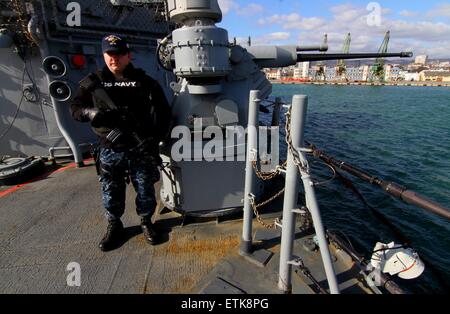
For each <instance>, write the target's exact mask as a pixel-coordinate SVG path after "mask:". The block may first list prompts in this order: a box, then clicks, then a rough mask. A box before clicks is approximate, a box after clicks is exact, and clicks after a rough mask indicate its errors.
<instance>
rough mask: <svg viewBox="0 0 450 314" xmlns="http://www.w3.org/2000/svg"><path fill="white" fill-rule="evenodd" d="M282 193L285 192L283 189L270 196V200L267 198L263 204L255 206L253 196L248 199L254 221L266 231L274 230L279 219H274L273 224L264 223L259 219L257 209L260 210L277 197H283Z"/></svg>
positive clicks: (259, 215)
mask: <svg viewBox="0 0 450 314" xmlns="http://www.w3.org/2000/svg"><path fill="white" fill-rule="evenodd" d="M284 191H285V188H283V189H282V190H281V191H279V192H278V193H277V194H275V195H274V196H272V197H271V198H269V199H268V200H266V201H264V202H262V203H260V204H256V202H255V196H254V195H251V196H249V197H250V205H251V206H252V208H253V212H254V213H255V215H256V220H257V221H258V222H259V223H260V224H261V226H263V227H264V228H267V229H275V228H276V227H277V223H279V222H280V220H279V219H276V220H275V222H273V223H271V224H267V223H265V222H264V221H263V220H262V218H261V214H260V213H259V211H258V208H261V207H263V206H265V205H267V204H269V203H270V202H272V201H274V200H275V199H277V198H278V197H280V196H281V195H283V193H284Z"/></svg>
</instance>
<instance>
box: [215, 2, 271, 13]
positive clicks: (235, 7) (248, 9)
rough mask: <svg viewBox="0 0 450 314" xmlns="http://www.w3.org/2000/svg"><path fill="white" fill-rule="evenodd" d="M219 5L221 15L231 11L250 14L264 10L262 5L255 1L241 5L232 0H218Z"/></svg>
mask: <svg viewBox="0 0 450 314" xmlns="http://www.w3.org/2000/svg"><path fill="white" fill-rule="evenodd" d="M219 6H220V8H221V9H222V13H223V15H226V14H228V13H230V12H231V11H235V12H236V13H237V14H238V15H241V16H252V15H256V14H259V13H261V12H263V11H264V7H263V6H262V5H259V4H257V3H250V4H249V5H247V6H245V7H241V6H240V5H239V4H238V3H237V2H236V1H234V0H219Z"/></svg>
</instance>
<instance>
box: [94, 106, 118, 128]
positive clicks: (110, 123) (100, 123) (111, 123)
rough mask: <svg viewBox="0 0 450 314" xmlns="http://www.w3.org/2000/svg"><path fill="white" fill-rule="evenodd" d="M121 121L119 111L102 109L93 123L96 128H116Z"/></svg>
mask: <svg viewBox="0 0 450 314" xmlns="http://www.w3.org/2000/svg"><path fill="white" fill-rule="evenodd" d="M119 121H120V115H119V113H118V112H117V111H114V110H109V111H104V110H100V111H98V113H97V114H96V115H95V116H94V118H93V119H92V122H91V125H92V127H94V128H101V127H105V128H115V127H117V125H118V123H119Z"/></svg>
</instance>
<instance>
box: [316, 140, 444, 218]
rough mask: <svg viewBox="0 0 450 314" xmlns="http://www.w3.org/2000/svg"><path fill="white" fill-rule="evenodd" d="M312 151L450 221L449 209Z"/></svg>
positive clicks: (325, 159)
mask: <svg viewBox="0 0 450 314" xmlns="http://www.w3.org/2000/svg"><path fill="white" fill-rule="evenodd" d="M313 151H314V156H315V157H318V158H320V159H322V160H323V161H324V162H326V163H327V164H330V165H333V166H334V167H336V168H339V169H341V170H343V171H345V172H347V173H348V174H350V175H352V176H354V177H356V178H359V179H361V180H363V181H366V182H368V183H370V184H373V185H376V186H378V187H380V188H381V189H382V190H383V191H385V192H386V193H388V194H389V195H391V196H394V197H396V198H398V199H401V200H402V201H404V202H406V203H408V204H411V205H414V206H417V207H420V208H423V209H425V210H427V211H429V212H431V213H433V214H436V215H438V216H441V217H443V218H447V219H448V220H450V209H448V208H445V207H444V206H442V205H440V204H438V203H436V202H435V201H433V200H430V199H428V198H427V197H425V196H422V195H420V194H418V193H416V192H414V191H411V190H409V189H408V188H406V187H404V186H402V185H400V184H398V183H395V182H389V181H385V180H382V179H380V178H378V177H376V176H373V175H371V174H368V173H366V172H364V171H363V170H360V169H358V168H355V167H353V166H351V165H349V164H347V163H346V162H344V161H341V160H336V159H334V158H333V157H331V156H329V155H327V154H325V153H324V152H322V151H320V150H318V149H316V148H315V147H314V146H313Z"/></svg>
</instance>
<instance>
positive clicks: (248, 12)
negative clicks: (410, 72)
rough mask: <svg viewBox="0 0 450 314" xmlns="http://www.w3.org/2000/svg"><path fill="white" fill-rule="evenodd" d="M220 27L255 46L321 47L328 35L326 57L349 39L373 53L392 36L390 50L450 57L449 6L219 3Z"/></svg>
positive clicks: (278, 0) (433, 0) (276, 0)
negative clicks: (222, 14)
mask: <svg viewBox="0 0 450 314" xmlns="http://www.w3.org/2000/svg"><path fill="white" fill-rule="evenodd" d="M219 4H220V5H221V8H222V11H223V13H224V18H223V21H222V23H221V24H220V26H221V27H224V28H226V29H228V31H229V36H230V38H232V37H236V38H237V40H238V42H245V41H247V39H248V36H251V37H252V42H253V43H254V44H278V45H283V44H294V45H311V44H320V43H321V42H322V40H323V36H324V34H325V33H326V34H328V41H329V46H330V52H338V51H341V50H342V46H343V43H344V37H345V35H346V34H347V33H349V32H350V33H351V34H352V44H351V48H350V52H368V51H377V50H378V48H379V46H380V45H381V42H382V41H383V37H384V34H385V32H386V31H388V30H389V31H391V42H390V45H389V51H413V52H414V55H415V56H417V55H422V54H426V55H428V56H429V57H430V58H432V59H448V58H450V52H449V51H450V36H449V35H450V3H446V2H444V1H440V0H430V1H427V2H422V1H421V2H417V1H414V2H411V1H405V0H399V1H378V2H370V1H360V0H351V1H338V0H325V1H320V2H317V3H312V4H311V3H310V2H308V3H306V2H304V1H295V0H271V1H269V0H262V1H257V2H256V1H255V2H251V1H250V2H249V1H243V0H219Z"/></svg>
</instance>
